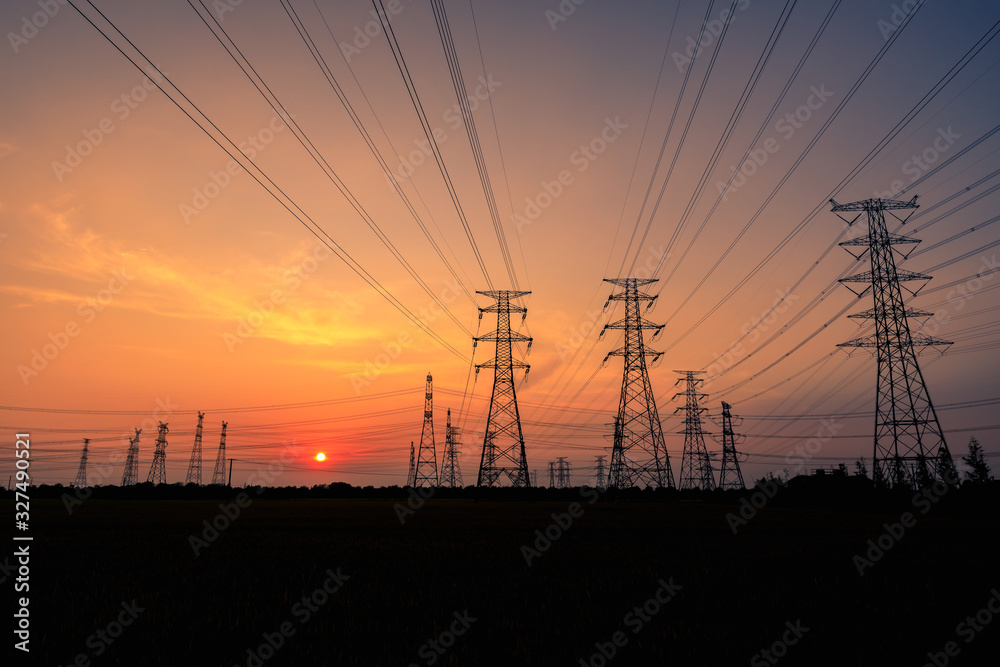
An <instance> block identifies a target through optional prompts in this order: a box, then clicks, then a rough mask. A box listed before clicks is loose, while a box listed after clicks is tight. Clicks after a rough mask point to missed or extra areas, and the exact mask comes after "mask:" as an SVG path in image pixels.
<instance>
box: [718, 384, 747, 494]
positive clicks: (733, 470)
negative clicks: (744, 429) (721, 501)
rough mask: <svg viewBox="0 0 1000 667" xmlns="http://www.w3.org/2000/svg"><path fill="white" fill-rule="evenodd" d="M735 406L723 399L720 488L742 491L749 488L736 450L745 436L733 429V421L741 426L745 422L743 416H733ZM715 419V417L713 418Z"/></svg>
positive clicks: (720, 421)
mask: <svg viewBox="0 0 1000 667" xmlns="http://www.w3.org/2000/svg"><path fill="white" fill-rule="evenodd" d="M732 407H733V406H731V405H729V403H726V402H725V401H722V417H721V418H720V419H719V421H718V422H717V423H718V424H719V426H721V427H722V437H721V439H720V438H719V437H718V436H716V439H717V440H719V442H720V443H721V444H722V466H721V467H720V468H719V488H720V489H723V490H736V491H742V490H743V489H745V488H747V485H746V483H744V481H743V472H742V471H741V470H740V458H739V454H738V453H737V452H736V442H737V441H740V442H742V441H743V439H744V437H743V436H742V435H739V434H737V433H735V432H734V431H733V423H734V419H735V424H736V425H737V426H739V425H740V424H741V423H743V418H742V417H735V418H734V417H733V414H732V412H731V409H732ZM713 419H714V418H713Z"/></svg>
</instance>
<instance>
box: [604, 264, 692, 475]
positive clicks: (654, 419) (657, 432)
mask: <svg viewBox="0 0 1000 667" xmlns="http://www.w3.org/2000/svg"><path fill="white" fill-rule="evenodd" d="M604 282H606V283H611V284H613V285H618V286H619V287H623V288H624V290H623V291H622V292H619V293H618V294H612V295H611V296H609V297H608V301H607V303H605V304H604V307H605V308H607V307H608V304H610V303H611V302H612V301H624V302H625V317H624V319H621V320H618V321H617V322H613V323H610V324H606V325H604V328H603V329H602V330H601V334H600V336H599V337H598V339H600V338H601V337H603V336H604V333H605V332H606V331H607V330H608V329H621V330H623V331H624V332H625V333H624V336H623V337H624V342H625V344H624V345H623V346H622V347H620V348H618V349H617V350H613V351H611V352H608V354H607V355H606V356H605V357H604V362H605V363H606V362H607V361H608V359H609V358H610V357H612V356H618V357H624V358H625V369H624V371H623V372H622V392H621V398H620V400H619V403H618V416H617V417H616V418H615V430H614V439H615V441H614V447H613V449H612V450H611V479H610V480H609V481H608V486H609V487H612V488H618V489H626V488H630V487H633V486H660V487H668V488H673V487H674V473H673V471H672V470H671V468H670V457H669V456H668V455H667V447H666V443H665V441H664V439H663V425H662V424H661V423H660V414H659V412H657V409H656V399H655V397H654V396H653V389H652V387H651V385H650V383H649V370H648V369H647V367H646V357H653V361H654V362H655V361H656V360H657V359H659V358H660V356H661V355H662V353H661V352H657V351H655V350H653V349H650V348H649V347H648V346H646V344H645V343H644V342H643V336H642V331H643V329H651V330H653V331H654V332H655V333H654V334H653V338H655V337H656V335H657V334H659V332H660V331H662V330H663V325H662V324H653V323H652V322H650V321H648V320H645V319H643V318H642V316H641V314H640V313H639V302H641V301H648V302H649V304H648V305H647V306H646V308H647V309H648V308H649V307H650V306H652V305H653V302H654V301H655V300H656V298H657V297H655V296H652V295H650V294H646V293H644V292H641V291H639V288H640V287H642V286H644V285H649V284H651V283H654V282H656V279H654V278H614V279H611V278H605V279H604Z"/></svg>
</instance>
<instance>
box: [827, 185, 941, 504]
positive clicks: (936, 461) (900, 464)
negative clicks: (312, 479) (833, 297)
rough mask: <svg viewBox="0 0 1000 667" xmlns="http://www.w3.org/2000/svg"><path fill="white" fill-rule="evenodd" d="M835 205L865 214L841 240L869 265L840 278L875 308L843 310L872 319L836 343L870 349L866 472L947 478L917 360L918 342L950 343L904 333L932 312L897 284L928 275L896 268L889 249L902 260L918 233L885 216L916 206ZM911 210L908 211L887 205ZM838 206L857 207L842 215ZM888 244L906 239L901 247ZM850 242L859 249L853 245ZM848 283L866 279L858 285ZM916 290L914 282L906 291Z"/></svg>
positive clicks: (882, 482)
mask: <svg viewBox="0 0 1000 667" xmlns="http://www.w3.org/2000/svg"><path fill="white" fill-rule="evenodd" d="M830 203H831V204H832V205H833V212H834V213H836V214H837V217H839V218H840V219H841V220H844V222H846V223H847V224H848V225H852V224H853V223H854V222H855V221H856V220H857V219H858V218H860V217H861V216H862V215H866V216H867V218H868V235H867V236H865V237H861V238H858V239H853V240H850V241H845V242H843V243H841V244H840V245H841V246H843V247H844V248H845V249H846V250H847V251H848V252H850V253H851V254H852V255H853V256H854V257H855V258H856V259H861V258H862V257H863V256H864V255H865V253H868V256H869V259H870V261H871V270H870V271H865V272H864V273H859V274H856V275H853V276H849V277H847V278H842V279H841V280H840V282H842V283H844V284H845V285H846V286H847V287H848V288H849V289H851V291H852V292H854V293H855V294H857V295H858V296H862V295H863V294H864V293H865V292H867V291H868V290H871V291H872V297H873V300H874V307H873V308H871V309H869V310H866V311H864V312H861V313H855V314H853V315H849V317H853V318H858V319H870V320H873V321H874V324H875V333H874V335H873V336H864V337H861V338H855V339H853V340H849V341H847V342H845V343H841V344H840V345H839V346H838V347H862V348H874V349H875V351H876V359H877V363H878V382H877V384H876V390H875V392H876V399H875V445H874V456H873V458H874V466H873V468H874V469H873V471H872V477H873V479H874V480H875V484H876V486H880V487H893V486H898V485H906V486H909V487H912V488H917V487H922V486H927V485H929V484H931V483H932V482H933V481H936V480H942V481H945V482H947V483H951V482H953V480H949V479H946V477H947V476H948V473H949V472H950V471H951V470H954V462H953V461H952V458H951V452H950V451H949V450H948V444H947V442H945V439H944V433H943V431H942V430H941V425H940V423H938V418H937V413H936V412H935V411H934V405H933V403H931V397H930V394H929V393H928V391H927V385H926V383H925V382H924V376H923V373H921V371H920V366H919V364H917V354H916V352H915V348H917V347H931V346H935V345H951V342H949V341H944V340H939V339H937V338H932V337H931V336H927V335H925V334H920V333H916V334H914V333H910V325H909V322H908V318H910V317H929V316H930V315H932V313H928V312H924V311H920V310H915V309H912V308H906V307H905V305H904V304H903V296H902V290H901V285H902V283H905V282H912V281H920V282H921V287H922V286H923V285H926V284H927V282H926V281H928V280H930V276H926V275H923V274H920V273H914V272H912V271H906V270H904V269H897V268H896V257H895V254H894V250H895V251H896V252H899V254H900V256H901V257H903V259H905V258H906V256H907V255H908V254H909V252H911V251H912V249H913V248H914V247H916V244H917V243H919V241H918V240H917V239H913V238H909V237H907V236H900V235H898V234H892V233H890V232H889V230H888V228H887V226H886V222H885V211H889V214H890V215H892V217H894V218H896V219H897V220H899V221H900V223H905V222H906V220H907V219H909V217H910V215H912V214H913V211H912V209H916V208H917V198H916V197H914V198H913V199H911V200H910V201H907V202H904V201H898V200H893V199H866V200H864V201H857V202H853V203H850V204H838V203H837V202H835V201H834V200H832V199H831V200H830ZM907 209H911V210H910V213H909V214H906V217H902V218H901V217H900V216H899V215H897V214H896V213H893V211H897V210H907ZM841 212H856V213H857V215H856V216H854V217H853V218H851V219H850V220H848V219H847V218H845V217H844V216H842V215H840V213H841ZM894 246H909V248H910V251H908V252H906V253H903V252H901V251H899V250H897V249H895V248H894ZM853 248H858V251H857V252H855V251H854V250H852V249H853ZM851 283H867V285H866V286H865V288H864V289H863V290H861V291H860V292H858V291H857V290H855V289H853V288H851V285H850V284H851ZM906 289H907V291H908V292H910V294H912V295H916V294H917V292H919V291H920V288H917V289H916V290H911V289H909V288H906Z"/></svg>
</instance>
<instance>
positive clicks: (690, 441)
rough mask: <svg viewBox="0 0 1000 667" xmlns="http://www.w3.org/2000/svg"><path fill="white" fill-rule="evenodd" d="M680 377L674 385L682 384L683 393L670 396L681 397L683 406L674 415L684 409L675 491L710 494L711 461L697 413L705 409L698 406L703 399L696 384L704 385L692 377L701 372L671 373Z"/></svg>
mask: <svg viewBox="0 0 1000 667" xmlns="http://www.w3.org/2000/svg"><path fill="white" fill-rule="evenodd" d="M674 372H675V373H680V374H681V375H683V376H684V377H681V378H678V379H677V382H676V383H674V384H680V383H681V382H685V383H686V386H685V389H684V391H682V392H678V393H677V394H674V398H677V397H678V396H683V397H684V398H685V405H684V407H680V408H677V410H675V412H679V411H681V410H684V430H683V431H680V433H683V434H684V455H683V457H681V479H680V485H679V488H681V489H702V490H704V491H711V490H712V489H714V488H715V478H714V476H713V474H712V461H711V459H710V458H709V456H708V450H707V449H706V448H705V432H704V431H703V430H702V428H701V413H702V412H704V411H705V408H703V407H701V399H703V398H705V397H706V394H702V393H700V392H699V391H698V385H699V384H700V383H701V382H704V380H702V379H701V378H697V377H695V375H700V374H702V373H704V372H705V371H674Z"/></svg>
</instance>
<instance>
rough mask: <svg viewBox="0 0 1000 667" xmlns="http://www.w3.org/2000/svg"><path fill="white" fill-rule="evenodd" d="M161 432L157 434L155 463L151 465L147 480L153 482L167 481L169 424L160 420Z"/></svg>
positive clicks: (162, 482) (161, 482)
mask: <svg viewBox="0 0 1000 667" xmlns="http://www.w3.org/2000/svg"><path fill="white" fill-rule="evenodd" d="M159 429H160V430H159V432H158V433H157V434H156V449H155V450H153V465H151V466H149V474H148V475H146V481H147V482H152V483H153V484H166V483H167V431H168V430H169V429H168V428H167V425H166V424H165V423H163V422H160V426H159Z"/></svg>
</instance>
